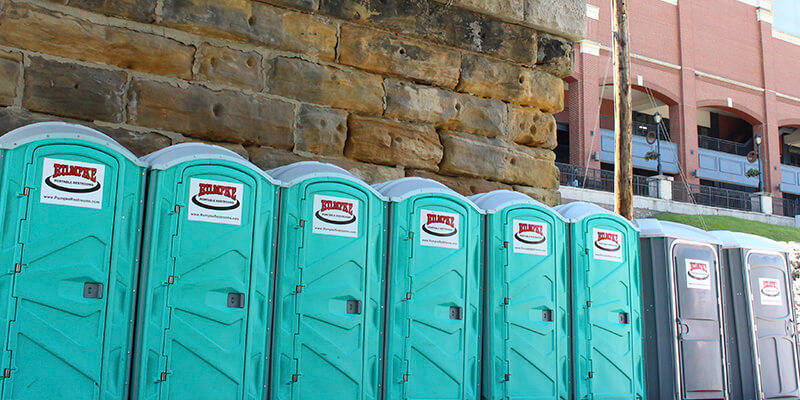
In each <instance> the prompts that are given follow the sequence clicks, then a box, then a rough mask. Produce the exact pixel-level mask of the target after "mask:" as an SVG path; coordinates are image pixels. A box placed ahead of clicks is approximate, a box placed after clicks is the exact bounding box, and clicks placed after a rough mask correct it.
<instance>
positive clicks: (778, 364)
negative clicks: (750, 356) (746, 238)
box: [747, 252, 800, 399]
mask: <svg viewBox="0 0 800 400" xmlns="http://www.w3.org/2000/svg"><path fill="white" fill-rule="evenodd" d="M747 266H748V269H749V278H750V279H749V281H750V286H749V287H750V296H751V297H750V299H751V304H752V307H753V317H754V322H755V336H756V343H757V352H758V358H759V360H761V365H760V371H761V391H762V392H764V396H765V397H766V398H768V399H772V398H785V397H792V398H794V397H797V396H798V395H800V387H798V385H799V384H800V383H798V371H797V361H798V360H797V343H796V336H797V328H796V324H795V321H794V315H793V312H792V303H791V302H792V296H791V293H792V291H791V289H790V282H791V278H790V277H789V275H788V274H787V268H786V259H785V258H784V257H783V256H781V255H778V254H769V253H759V252H751V253H750V254H749V255H748V256H747Z"/></svg>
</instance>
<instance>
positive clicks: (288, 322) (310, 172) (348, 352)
mask: <svg viewBox="0 0 800 400" xmlns="http://www.w3.org/2000/svg"><path fill="white" fill-rule="evenodd" d="M270 174H271V175H272V176H273V177H275V179H278V180H280V181H281V184H282V186H283V188H282V190H281V217H280V246H279V247H280V248H279V251H278V265H277V271H278V272H277V283H276V285H277V286H276V291H275V332H274V344H273V362H272V372H271V374H272V383H271V388H270V392H271V395H272V399H273V400H289V399H291V400H311V399H325V400H338V399H342V400H367V399H378V398H379V397H380V376H381V373H380V371H381V334H382V333H381V329H382V325H381V322H382V320H383V310H382V307H383V285H384V282H383V280H384V270H385V258H386V251H385V247H386V231H385V230H386V202H385V201H384V199H383V197H382V196H381V195H380V194H379V193H378V192H376V191H375V190H373V189H372V188H371V187H370V186H369V185H367V184H366V183H364V182H362V181H361V180H359V179H358V178H356V177H354V176H353V175H351V174H350V173H349V172H347V171H345V170H343V169H341V168H339V167H336V166H333V165H330V164H324V163H319V162H313V161H307V162H299V163H295V164H291V165H288V166H284V167H280V168H277V169H274V170H272V171H270Z"/></svg>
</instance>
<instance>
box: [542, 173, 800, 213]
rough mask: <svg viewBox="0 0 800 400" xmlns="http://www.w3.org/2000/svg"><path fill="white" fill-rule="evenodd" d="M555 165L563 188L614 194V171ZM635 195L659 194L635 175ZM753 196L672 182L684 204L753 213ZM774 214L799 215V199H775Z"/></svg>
mask: <svg viewBox="0 0 800 400" xmlns="http://www.w3.org/2000/svg"><path fill="white" fill-rule="evenodd" d="M556 166H557V167H558V169H559V170H560V171H561V185H563V186H572V187H576V188H582V189H591V190H600V191H604V192H614V172H612V171H606V170H602V169H596V168H585V167H579V166H576V165H570V164H564V163H556ZM633 194H634V195H636V196H645V197H656V196H657V194H656V193H652V196H651V193H650V184H649V182H648V181H647V177H646V176H641V175H634V176H633ZM750 195H751V193H749V192H743V191H739V190H731V189H722V188H716V187H713V186H705V185H697V184H694V183H689V184H687V183H682V182H673V183H672V200H674V201H680V202H682V203H693V204H699V205H704V206H710V207H718V208H728V209H732V210H742V211H753V206H752V202H751V200H750ZM779 200H780V201H779ZM779 210H780V211H779ZM773 212H774V213H775V214H780V215H786V216H790V217H793V216H794V215H795V214H800V200H796V201H789V200H784V199H776V201H775V203H774V204H773Z"/></svg>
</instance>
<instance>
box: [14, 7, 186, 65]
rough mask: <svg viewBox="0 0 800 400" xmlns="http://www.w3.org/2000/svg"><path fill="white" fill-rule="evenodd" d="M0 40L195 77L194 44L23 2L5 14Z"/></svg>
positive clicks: (42, 50) (81, 57) (112, 63)
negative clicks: (91, 20) (105, 24)
mask: <svg viewBox="0 0 800 400" xmlns="http://www.w3.org/2000/svg"><path fill="white" fill-rule="evenodd" d="M0 43H2V44H3V45H5V46H12V47H18V48H21V49H26V50H31V51H37V52H42V53H47V54H53V55H57V56H62V57H67V58H74V59H77V60H82V61H90V62H97V63H103V64H108V65H116V66H118V67H120V68H125V69H132V70H136V71H142V72H147V73H151V74H156V75H164V76H172V77H177V78H182V79H191V77H192V61H193V59H194V48H193V47H191V46H186V45H183V44H181V43H180V42H177V41H175V40H172V39H167V38H164V37H161V36H156V35H151V34H147V33H141V32H136V31H133V30H130V29H124V28H116V27H110V26H104V25H97V24H95V23H92V22H89V21H85V20H81V19H78V18H75V17H72V16H68V15H64V14H61V13H58V12H55V11H50V10H46V9H44V8H39V7H35V6H32V5H28V4H22V3H8V6H7V9H6V11H5V13H3V14H2V15H0Z"/></svg>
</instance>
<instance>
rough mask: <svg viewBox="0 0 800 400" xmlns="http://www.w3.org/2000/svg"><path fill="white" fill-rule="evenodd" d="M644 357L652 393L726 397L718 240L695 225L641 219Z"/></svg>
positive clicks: (651, 395) (652, 395) (683, 398)
mask: <svg viewBox="0 0 800 400" xmlns="http://www.w3.org/2000/svg"><path fill="white" fill-rule="evenodd" d="M634 224H636V226H637V227H638V228H639V230H640V234H639V237H640V241H639V243H640V249H641V267H642V303H643V308H644V312H643V320H644V334H645V340H644V359H645V375H646V382H647V395H648V397H649V398H651V399H664V398H675V399H681V400H691V399H728V398H729V396H728V391H727V384H726V376H727V375H726V368H725V341H724V335H723V314H722V285H721V280H720V267H719V245H720V241H719V239H717V238H715V237H714V236H713V235H711V234H709V233H708V232H706V231H703V230H700V229H698V228H695V227H693V226H688V225H683V224H678V223H675V222H670V221H659V220H657V219H637V220H636V221H634Z"/></svg>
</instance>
